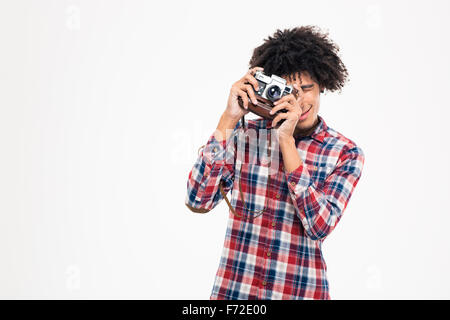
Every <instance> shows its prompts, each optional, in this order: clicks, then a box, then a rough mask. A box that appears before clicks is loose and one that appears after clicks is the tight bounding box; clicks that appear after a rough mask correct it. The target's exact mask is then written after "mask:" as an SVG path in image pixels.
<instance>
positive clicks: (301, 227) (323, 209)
mask: <svg viewBox="0 0 450 320" xmlns="http://www.w3.org/2000/svg"><path fill="white" fill-rule="evenodd" d="M318 117H319V121H320V122H319V124H318V126H317V127H316V129H315V131H314V132H313V133H312V134H311V135H309V136H306V137H300V138H296V139H295V142H296V144H297V149H298V152H299V155H300V157H301V158H302V160H303V164H302V165H300V166H299V167H298V168H297V169H296V170H294V171H293V172H291V173H288V172H287V171H285V169H284V168H283V161H282V154H281V151H280V150H279V148H275V147H276V145H275V146H274V144H273V141H274V140H273V139H272V140H271V141H272V144H270V143H269V141H268V140H269V139H270V138H269V135H268V134H267V132H268V131H269V130H270V129H267V128H270V124H271V121H270V120H265V119H262V118H260V119H255V120H248V121H247V122H246V128H242V127H241V124H240V123H238V124H237V125H236V127H235V129H234V131H233V135H232V136H231V138H230V139H228V140H227V141H222V142H218V141H217V140H216V139H215V138H214V135H212V136H211V137H210V138H209V140H208V142H207V144H206V145H205V148H204V149H203V150H202V152H201V153H200V155H199V157H198V159H197V161H196V162H195V164H194V167H193V168H192V170H191V172H190V173H189V179H188V183H187V196H186V205H187V206H188V207H190V208H191V210H193V211H197V212H207V211H209V210H211V209H213V208H214V207H215V206H216V205H217V204H218V203H219V202H220V201H221V200H223V197H222V195H221V193H220V192H219V183H220V182H222V183H223V186H224V190H225V192H226V193H228V192H229V191H231V195H229V196H231V199H230V202H231V205H232V206H233V208H235V211H236V212H237V213H239V215H240V216H241V217H238V216H236V215H234V214H232V212H231V210H230V211H229V220H228V226H227V231H226V235H225V241H224V247H223V251H222V256H221V260H220V265H219V268H218V270H217V273H216V278H215V281H214V285H213V288H212V292H211V296H210V299H233V300H236V299H330V295H329V286H328V280H327V274H326V270H327V266H326V264H325V261H324V259H323V256H322V249H321V246H322V242H323V240H324V239H325V238H326V237H327V235H329V234H330V232H331V231H332V230H333V229H334V228H335V227H336V225H337V223H338V222H339V220H340V219H341V217H342V214H343V212H344V210H345V208H346V206H347V204H348V202H349V200H350V197H351V195H352V192H353V190H354V188H355V187H356V184H357V183H358V180H359V178H360V176H361V172H362V168H363V165H364V154H363V151H362V149H361V148H360V147H358V146H356V144H355V143H354V142H353V141H351V140H349V139H348V138H346V137H344V136H343V135H342V134H340V133H338V132H337V131H335V130H333V129H332V128H330V127H328V126H327V125H326V123H325V121H324V120H323V118H322V117H320V116H318ZM248 130H252V132H254V133H256V138H257V141H258V143H253V144H250V143H247V142H246V141H249V139H248V137H247V140H245V139H246V134H245V133H246V131H248ZM270 131H271V132H273V130H270ZM244 142H246V143H244ZM239 146H244V148H243V149H241V150H244V152H243V155H244V156H243V157H239V156H238V155H237V154H238V151H237V150H239ZM269 147H270V149H271V152H269V150H268V149H269ZM274 150H275V152H274ZM254 154H256V155H257V156H258V157H257V159H256V160H255V159H253V160H252V161H249V159H250V158H254V157H252V156H253V155H254ZM261 154H270V159H274V158H275V156H278V157H279V158H278V159H280V160H279V163H277V165H278V167H277V168H276V170H271V169H270V167H269V166H271V165H273V162H272V163H271V164H268V163H267V161H263V160H262V158H261V157H260V155H261ZM239 158H240V159H239ZM259 158H261V159H259ZM269 175H270V178H269ZM239 183H240V184H241V189H242V194H243V197H244V199H241V195H240V192H239ZM242 200H244V201H245V205H244V202H243V201H242ZM257 210H263V213H262V214H261V215H259V216H255V214H254V213H252V211H257Z"/></svg>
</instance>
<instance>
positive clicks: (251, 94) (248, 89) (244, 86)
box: [241, 84, 258, 105]
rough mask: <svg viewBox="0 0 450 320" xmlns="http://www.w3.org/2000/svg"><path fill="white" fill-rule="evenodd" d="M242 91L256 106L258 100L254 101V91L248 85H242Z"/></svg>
mask: <svg viewBox="0 0 450 320" xmlns="http://www.w3.org/2000/svg"><path fill="white" fill-rule="evenodd" d="M241 89H242V90H244V91H246V92H247V93H248V96H249V97H250V99H252V101H253V104H255V105H256V104H258V100H256V96H255V91H254V90H253V87H252V86H251V85H249V84H244V85H243V86H242V87H241Z"/></svg>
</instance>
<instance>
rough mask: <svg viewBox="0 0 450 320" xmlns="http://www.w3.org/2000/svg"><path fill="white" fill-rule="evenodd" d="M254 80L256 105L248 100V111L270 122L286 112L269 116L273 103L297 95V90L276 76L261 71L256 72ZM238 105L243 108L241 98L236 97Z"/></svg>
mask: <svg viewBox="0 0 450 320" xmlns="http://www.w3.org/2000/svg"><path fill="white" fill-rule="evenodd" d="M254 77H255V79H256V80H257V81H258V89H259V90H258V91H255V90H254V92H255V96H256V100H257V101H258V103H257V104H256V105H255V104H253V102H252V101H251V100H250V98H249V99H248V102H249V103H248V110H249V111H251V112H253V113H254V114H256V115H258V116H260V117H263V118H265V119H268V120H271V119H273V118H275V116H276V115H277V114H278V112H287V111H286V110H280V111H278V112H276V113H275V114H273V115H271V114H269V112H270V110H272V108H273V107H274V104H273V103H274V102H275V101H277V100H279V99H281V98H282V97H283V96H285V95H288V94H291V93H293V94H294V95H297V94H298V90H297V89H295V88H294V87H292V86H288V85H286V80H285V79H283V78H281V77H279V76H276V75H274V74H273V75H272V76H270V77H269V76H267V75H266V74H264V73H263V72H262V71H259V70H258V71H256V73H255V76H254ZM238 100H239V101H238V102H239V105H240V106H241V107H242V108H243V107H244V104H243V101H242V99H241V97H238ZM283 121H284V119H282V120H281V121H280V122H279V123H280V124H281V123H282V122H283Z"/></svg>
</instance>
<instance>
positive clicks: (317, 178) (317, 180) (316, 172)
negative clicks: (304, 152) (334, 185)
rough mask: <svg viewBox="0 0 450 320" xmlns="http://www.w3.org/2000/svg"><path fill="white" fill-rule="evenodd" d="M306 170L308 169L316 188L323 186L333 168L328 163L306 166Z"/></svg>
mask: <svg viewBox="0 0 450 320" xmlns="http://www.w3.org/2000/svg"><path fill="white" fill-rule="evenodd" d="M306 168H307V169H308V171H309V175H310V176H311V179H312V180H313V182H314V184H315V185H316V186H321V185H323V184H324V183H325V180H326V179H327V178H328V177H329V175H330V174H331V173H332V172H333V170H334V166H333V165H331V164H328V163H319V164H317V163H314V164H306Z"/></svg>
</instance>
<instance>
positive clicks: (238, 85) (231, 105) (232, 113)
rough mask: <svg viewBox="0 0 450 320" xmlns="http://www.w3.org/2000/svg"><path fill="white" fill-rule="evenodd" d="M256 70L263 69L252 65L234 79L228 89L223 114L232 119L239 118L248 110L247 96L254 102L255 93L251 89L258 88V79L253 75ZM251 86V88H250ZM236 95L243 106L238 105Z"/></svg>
mask: <svg viewBox="0 0 450 320" xmlns="http://www.w3.org/2000/svg"><path fill="white" fill-rule="evenodd" d="M257 70H263V68H261V67H254V68H252V69H250V70H249V71H248V72H247V73H246V74H245V75H244V76H243V77H242V78H241V79H239V80H238V81H236V82H235V83H234V84H233V86H232V87H231V89H230V95H229V96H228V103H227V108H226V110H225V114H227V115H228V116H229V117H230V118H232V119H234V120H235V119H237V120H239V119H240V118H241V117H242V116H244V115H246V114H247V113H248V112H249V111H248V98H250V99H251V101H253V104H256V103H257V101H256V94H255V92H254V91H253V89H254V90H256V91H257V90H258V81H257V80H256V79H255V77H254V75H255V73H256V71H257ZM252 86H253V88H252ZM238 97H241V99H242V102H243V105H244V108H242V107H241V106H240V105H239V101H238Z"/></svg>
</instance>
